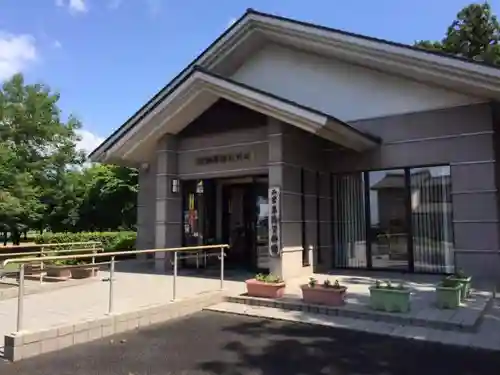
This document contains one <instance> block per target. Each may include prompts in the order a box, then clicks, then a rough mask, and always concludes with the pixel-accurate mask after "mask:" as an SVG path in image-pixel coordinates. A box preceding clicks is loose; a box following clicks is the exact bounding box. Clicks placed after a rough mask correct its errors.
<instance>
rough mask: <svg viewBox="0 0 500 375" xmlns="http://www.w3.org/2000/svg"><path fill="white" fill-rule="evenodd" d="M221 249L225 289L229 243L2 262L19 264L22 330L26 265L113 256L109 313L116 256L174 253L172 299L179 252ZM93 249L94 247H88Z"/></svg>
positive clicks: (19, 318) (18, 323)
mask: <svg viewBox="0 0 500 375" xmlns="http://www.w3.org/2000/svg"><path fill="white" fill-rule="evenodd" d="M211 249H220V255H219V259H220V289H221V290H222V289H224V257H225V253H224V250H225V249H229V245H227V244H220V245H205V246H191V247H177V248H167V249H148V250H127V251H114V252H108V253H99V254H96V253H95V251H94V253H93V254H74V255H61V256H48V257H37V258H10V259H6V260H4V261H3V262H2V264H3V266H4V267H5V266H6V265H7V264H11V263H17V264H19V289H18V299H17V332H19V331H21V330H22V328H23V313H24V271H25V265H26V264H28V263H33V262H40V259H43V261H52V260H67V259H84V258H92V263H93V264H94V265H95V258H101V257H111V262H110V263H109V299H108V314H112V313H113V300H114V293H113V289H114V288H113V285H114V273H115V257H116V256H120V255H133V254H151V253H173V255H174V259H173V261H172V264H173V266H174V275H173V276H174V277H173V280H172V301H175V299H176V291H177V260H178V256H177V253H179V252H200V251H204V250H211ZM88 250H92V249H88ZM90 266H92V264H91V265H90Z"/></svg>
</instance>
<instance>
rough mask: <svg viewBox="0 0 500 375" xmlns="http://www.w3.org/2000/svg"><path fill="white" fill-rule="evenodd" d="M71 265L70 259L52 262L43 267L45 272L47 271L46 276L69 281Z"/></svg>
mask: <svg viewBox="0 0 500 375" xmlns="http://www.w3.org/2000/svg"><path fill="white" fill-rule="evenodd" d="M72 264H74V261H73V260H71V259H64V260H54V261H52V262H50V263H47V264H46V266H45V270H46V271H47V276H48V277H57V278H62V279H69V278H70V277H71V268H70V266H71V265H72Z"/></svg>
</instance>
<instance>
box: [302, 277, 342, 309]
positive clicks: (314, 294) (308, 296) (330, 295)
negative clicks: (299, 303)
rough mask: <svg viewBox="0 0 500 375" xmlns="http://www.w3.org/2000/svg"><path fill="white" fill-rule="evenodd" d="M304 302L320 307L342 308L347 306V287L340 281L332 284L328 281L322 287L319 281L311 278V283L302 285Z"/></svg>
mask: <svg viewBox="0 0 500 375" xmlns="http://www.w3.org/2000/svg"><path fill="white" fill-rule="evenodd" d="M300 288H301V289H302V300H303V301H304V302H306V303H313V304H318V305H330V306H342V305H344V304H345V300H344V298H345V293H346V290H347V287H346V286H343V285H340V283H339V281H338V280H335V282H334V283H333V284H332V283H331V282H330V280H328V279H326V280H325V281H324V282H323V284H322V285H318V283H317V280H316V279H315V278H313V277H311V278H309V283H308V284H305V285H302V286H301V287H300Z"/></svg>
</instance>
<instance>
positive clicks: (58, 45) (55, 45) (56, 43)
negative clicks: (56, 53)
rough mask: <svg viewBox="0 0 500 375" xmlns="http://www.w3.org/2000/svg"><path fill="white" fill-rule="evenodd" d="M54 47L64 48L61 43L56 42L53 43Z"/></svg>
mask: <svg viewBox="0 0 500 375" xmlns="http://www.w3.org/2000/svg"><path fill="white" fill-rule="evenodd" d="M52 47H54V48H62V44H61V42H60V41H58V40H54V42H53V43H52Z"/></svg>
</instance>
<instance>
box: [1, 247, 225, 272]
mask: <svg viewBox="0 0 500 375" xmlns="http://www.w3.org/2000/svg"><path fill="white" fill-rule="evenodd" d="M221 248H223V249H228V248H229V245H227V244H221V245H205V246H191V247H174V248H167V249H148V250H125V251H113V252H105V253H101V254H95V257H96V258H100V257H116V256H119V255H135V254H153V253H168V252H172V253H175V252H184V251H203V250H210V249H221ZM89 250H92V249H89ZM89 257H91V255H90V254H80V255H57V256H48V257H43V260H44V261H48V260H67V259H84V258H89ZM39 261H40V258H10V259H6V260H4V261H3V263H2V264H3V266H4V267H5V266H6V265H7V264H11V263H20V264H25V263H32V262H39Z"/></svg>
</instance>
